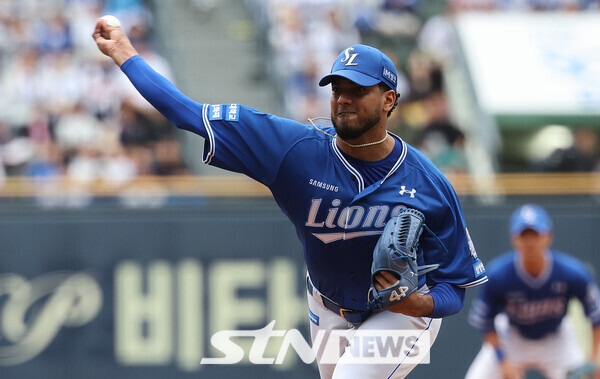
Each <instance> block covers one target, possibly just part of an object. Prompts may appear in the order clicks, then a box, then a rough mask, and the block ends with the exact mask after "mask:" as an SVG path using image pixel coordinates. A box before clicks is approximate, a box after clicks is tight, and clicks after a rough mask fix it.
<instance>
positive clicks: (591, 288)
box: [567, 257, 600, 325]
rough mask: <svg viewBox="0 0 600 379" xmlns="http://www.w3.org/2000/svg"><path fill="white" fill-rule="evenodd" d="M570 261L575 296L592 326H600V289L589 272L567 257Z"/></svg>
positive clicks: (582, 265)
mask: <svg viewBox="0 0 600 379" xmlns="http://www.w3.org/2000/svg"><path fill="white" fill-rule="evenodd" d="M567 259H569V260H570V261H571V263H570V266H571V268H572V270H573V271H572V273H571V275H572V277H573V278H574V280H575V285H574V291H575V296H576V297H577V298H578V299H579V301H580V302H581V304H583V309H584V311H585V314H586V316H587V317H588V318H589V319H590V321H591V322H592V324H594V325H600V289H598V284H597V283H596V281H595V280H594V276H593V275H592V273H591V272H590V270H589V269H588V268H587V267H586V266H585V265H584V264H583V263H581V262H580V261H576V260H575V259H574V258H572V257H568V258H567Z"/></svg>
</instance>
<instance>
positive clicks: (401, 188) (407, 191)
mask: <svg viewBox="0 0 600 379" xmlns="http://www.w3.org/2000/svg"><path fill="white" fill-rule="evenodd" d="M398 193H399V194H400V196H404V194H405V193H409V194H410V198H411V199H413V198H414V197H415V193H417V190H416V189H414V188H413V189H412V190H410V191H409V190H407V189H406V186H400V192H398Z"/></svg>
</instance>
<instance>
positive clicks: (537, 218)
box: [510, 204, 552, 236]
mask: <svg viewBox="0 0 600 379" xmlns="http://www.w3.org/2000/svg"><path fill="white" fill-rule="evenodd" d="M525 229H532V230H534V231H536V232H538V233H539V234H547V233H549V232H550V231H551V230H552V220H551V219H550V216H549V215H548V212H546V210H545V209H544V208H542V207H540V206H539V205H535V204H525V205H523V206H521V207H520V208H519V209H517V210H516V211H514V213H513V214H512V216H511V218H510V234H511V235H513V236H516V235H519V234H521V233H523V231H524V230H525Z"/></svg>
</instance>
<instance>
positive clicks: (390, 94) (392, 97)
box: [383, 90, 396, 113]
mask: <svg viewBox="0 0 600 379" xmlns="http://www.w3.org/2000/svg"><path fill="white" fill-rule="evenodd" d="M395 103H396V91H394V90H388V91H385V92H384V93H383V111H384V112H386V113H387V112H389V111H391V110H392V108H394V104H395Z"/></svg>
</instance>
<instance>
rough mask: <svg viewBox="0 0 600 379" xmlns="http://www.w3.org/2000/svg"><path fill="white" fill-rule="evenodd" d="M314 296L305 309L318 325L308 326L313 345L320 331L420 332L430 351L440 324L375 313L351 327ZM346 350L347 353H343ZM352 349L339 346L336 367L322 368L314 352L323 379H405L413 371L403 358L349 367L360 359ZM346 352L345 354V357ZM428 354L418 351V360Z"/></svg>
mask: <svg viewBox="0 0 600 379" xmlns="http://www.w3.org/2000/svg"><path fill="white" fill-rule="evenodd" d="M314 291H315V294H314V296H311V294H308V308H309V310H310V311H311V312H312V313H313V314H314V315H316V316H317V317H318V320H319V321H318V323H319V325H315V323H314V322H313V321H311V322H310V334H311V338H312V341H313V343H314V342H315V338H316V336H317V333H319V331H320V330H321V331H330V330H355V331H365V330H375V331H377V330H409V331H410V333H411V334H413V335H414V334H419V333H421V332H425V331H429V333H430V334H429V335H430V342H429V346H427V349H430V348H431V346H432V345H433V342H434V341H435V338H436V337H437V335H438V332H439V330H440V326H441V324H442V320H441V319H432V318H429V317H410V316H406V315H403V314H400V313H393V312H389V311H380V312H375V313H373V314H372V315H371V316H369V317H368V318H367V319H366V320H365V321H363V322H362V323H361V324H358V325H357V324H351V323H349V322H347V321H346V320H344V319H343V318H342V317H341V316H340V315H339V314H336V313H334V312H332V311H330V310H329V309H327V308H325V306H323V302H322V300H321V297H320V295H319V294H318V292H317V290H316V289H315V290H314ZM340 342H342V343H344V342H345V340H343V339H341V340H340ZM346 347H347V349H348V350H345V348H346ZM353 347H354V346H353V345H352V344H350V345H347V344H345V343H344V345H343V346H340V351H341V352H342V353H343V354H342V356H341V357H340V358H339V360H338V363H337V364H322V363H321V358H322V355H323V354H322V353H323V352H322V350H319V351H317V352H316V356H317V364H318V366H319V373H320V375H321V378H322V379H330V378H332V379H341V378H343V379H347V378H361V379H368V378H373V379H386V378H388V379H389V378H394V379H398V378H404V377H406V376H407V375H408V374H409V373H410V372H411V371H412V370H413V369H414V368H415V367H416V364H415V363H412V364H407V363H404V364H403V357H398V362H397V363H393V364H390V363H374V364H367V363H348V361H349V360H351V359H352V357H353V356H359V354H358V353H356V352H354V353H353V352H352V351H351V349H353ZM344 351H345V353H344ZM428 354H429V351H427V352H424V351H419V356H428Z"/></svg>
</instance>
